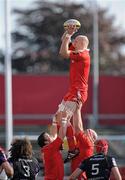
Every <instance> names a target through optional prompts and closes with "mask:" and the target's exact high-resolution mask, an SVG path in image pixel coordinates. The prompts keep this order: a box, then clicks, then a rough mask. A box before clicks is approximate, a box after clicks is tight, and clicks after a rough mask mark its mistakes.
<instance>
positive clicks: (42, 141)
mask: <svg viewBox="0 0 125 180" xmlns="http://www.w3.org/2000/svg"><path fill="white" fill-rule="evenodd" d="M51 142H52V138H51V136H50V135H49V134H48V133H47V132H42V133H41V134H40V135H39V137H38V139H37V143H38V145H39V146H40V147H41V148H42V147H43V146H45V145H47V144H49V143H51Z"/></svg>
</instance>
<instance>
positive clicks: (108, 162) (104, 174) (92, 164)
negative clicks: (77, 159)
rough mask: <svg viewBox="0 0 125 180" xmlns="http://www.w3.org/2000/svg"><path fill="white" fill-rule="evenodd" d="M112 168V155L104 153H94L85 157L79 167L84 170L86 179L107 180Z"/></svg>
mask: <svg viewBox="0 0 125 180" xmlns="http://www.w3.org/2000/svg"><path fill="white" fill-rule="evenodd" d="M111 168H112V157H110V156H106V155H104V154H96V155H94V156H91V157H90V158H89V159H86V160H85V161H84V163H82V165H81V169H82V170H84V171H85V172H86V175H87V178H88V180H91V179H93V180H97V179H103V180H108V179H109V177H110V172H111Z"/></svg>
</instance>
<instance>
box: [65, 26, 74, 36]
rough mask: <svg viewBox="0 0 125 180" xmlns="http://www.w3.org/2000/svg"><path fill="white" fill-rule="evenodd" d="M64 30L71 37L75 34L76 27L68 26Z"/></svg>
mask: <svg viewBox="0 0 125 180" xmlns="http://www.w3.org/2000/svg"><path fill="white" fill-rule="evenodd" d="M66 30H67V33H68V34H70V35H71V36H72V35H73V34H74V33H75V32H77V29H76V26H75V25H69V26H68V27H67V29H66Z"/></svg>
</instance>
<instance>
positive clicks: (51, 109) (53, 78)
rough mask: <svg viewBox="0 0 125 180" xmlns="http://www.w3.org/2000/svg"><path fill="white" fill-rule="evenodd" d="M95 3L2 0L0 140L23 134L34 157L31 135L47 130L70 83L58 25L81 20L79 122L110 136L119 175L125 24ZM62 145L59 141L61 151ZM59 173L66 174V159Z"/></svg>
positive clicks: (124, 115)
mask: <svg viewBox="0 0 125 180" xmlns="http://www.w3.org/2000/svg"><path fill="white" fill-rule="evenodd" d="M10 2H11V3H10ZM100 2H102V1H100ZM100 2H99V1H91V0H89V1H87V0H84V1H76V2H75V1H74V2H73V1H68V2H66V1H65V0H62V1H60V2H57V1H54V0H53V1H52V0H51V1H49V0H48V1H47V0H44V1H41V0H28V3H26V5H24V4H25V1H24V0H18V2H17V0H12V1H9V0H4V1H3V0H1V7H3V9H4V12H5V14H4V16H2V17H3V21H2V22H3V26H4V28H3V32H4V33H3V34H2V35H1V37H2V39H3V41H2V43H1V47H0V144H1V145H2V146H3V147H5V148H6V149H8V148H9V145H10V142H11V140H12V138H13V137H15V136H19V137H23V136H28V137H29V138H30V139H31V141H32V144H33V148H34V153H35V156H36V157H37V158H38V159H39V160H40V153H39V147H38V146H37V144H36V138H37V136H38V135H39V134H40V132H41V131H43V130H47V131H48V130H49V125H50V123H51V120H52V116H53V114H54V113H55V111H56V109H57V105H58V104H59V102H60V101H61V99H62V97H63V95H64V94H65V93H66V91H67V88H68V69H69V62H68V61H65V60H62V59H61V58H60V57H59V56H58V50H59V46H60V37H61V35H62V33H63V22H64V21H65V20H67V19H70V18H75V19H78V20H79V21H80V22H81V24H82V27H81V28H80V30H79V32H78V33H84V34H85V35H87V36H88V37H89V40H90V52H91V73H90V78H89V96H88V100H87V102H86V104H85V106H84V107H83V109H82V116H83V123H84V127H85V128H87V127H90V128H94V129H95V130H96V131H97V132H98V134H99V137H100V138H101V137H105V138H107V139H108V140H109V141H110V151H109V154H110V155H113V156H115V157H116V160H117V162H118V165H119V167H120V171H121V173H122V176H123V179H125V155H124V152H125V93H124V92H125V33H124V30H125V29H124V26H121V25H120V24H118V20H117V19H116V17H115V12H114V14H113V13H112V14H111V13H109V12H110V7H103V6H101V4H100ZM110 2H111V1H110ZM118 2H119V3H122V2H123V6H124V1H120V0H116V1H113V4H114V3H116V6H118V5H119V3H118ZM18 3H19V4H20V6H19V5H18V6H17V4H18ZM116 21H117V23H116ZM11 82H12V83H11ZM11 95H12V96H11ZM66 149H67V144H66V142H65V150H64V153H63V154H64V156H65V152H66ZM65 172H66V175H68V174H69V173H70V170H69V164H67V165H66V166H65ZM41 175H42V172H41V174H40V176H41ZM112 180H113V178H112Z"/></svg>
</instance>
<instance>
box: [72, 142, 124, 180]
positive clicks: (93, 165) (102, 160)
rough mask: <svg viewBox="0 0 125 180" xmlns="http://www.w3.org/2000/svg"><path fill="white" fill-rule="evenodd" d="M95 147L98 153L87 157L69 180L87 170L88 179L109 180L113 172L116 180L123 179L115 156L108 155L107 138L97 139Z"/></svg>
mask: <svg viewBox="0 0 125 180" xmlns="http://www.w3.org/2000/svg"><path fill="white" fill-rule="evenodd" d="M95 149H96V153H97V154H95V155H93V156H91V157H89V158H88V159H85V160H84V161H83V162H82V163H81V165H80V166H79V167H78V168H77V169H76V170H75V171H74V172H73V173H72V174H71V175H70V177H69V180H73V179H76V178H78V177H79V175H80V174H81V173H82V172H86V176H87V179H93V180H94V179H105V180H108V179H109V178H110V174H111V173H112V174H113V177H114V179H115V180H122V177H121V175H120V172H119V169H118V167H117V164H116V161H115V158H113V157H111V156H108V155H107V152H108V142H107V140H105V139H101V140H97V141H96V145H95Z"/></svg>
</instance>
